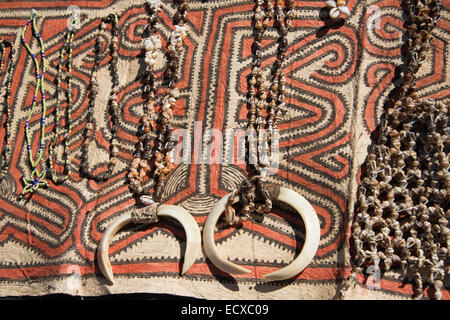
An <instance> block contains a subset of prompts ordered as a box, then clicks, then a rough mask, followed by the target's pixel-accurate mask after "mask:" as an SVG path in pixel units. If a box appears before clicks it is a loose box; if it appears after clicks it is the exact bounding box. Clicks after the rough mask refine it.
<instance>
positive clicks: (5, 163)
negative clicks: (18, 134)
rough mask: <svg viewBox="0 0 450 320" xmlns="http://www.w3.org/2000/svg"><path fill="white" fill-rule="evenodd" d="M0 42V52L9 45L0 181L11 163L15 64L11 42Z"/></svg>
mask: <svg viewBox="0 0 450 320" xmlns="http://www.w3.org/2000/svg"><path fill="white" fill-rule="evenodd" d="M0 44H1V47H2V52H3V50H4V48H5V47H10V51H9V55H8V66H7V68H6V74H5V77H6V81H5V84H4V85H3V87H4V88H5V95H4V101H3V105H4V108H3V112H4V114H5V138H4V139H5V140H4V141H5V144H4V146H3V149H2V158H1V161H0V181H1V180H3V178H4V177H5V176H6V174H7V173H8V170H9V166H10V165H11V152H12V143H13V140H14V139H12V138H11V121H12V117H11V111H12V105H11V103H10V96H11V83H12V78H13V71H14V64H15V58H14V55H15V50H14V48H13V47H12V43H11V42H10V41H9V40H0ZM1 64H2V65H3V64H4V55H2V62H1ZM2 69H3V66H0V70H2Z"/></svg>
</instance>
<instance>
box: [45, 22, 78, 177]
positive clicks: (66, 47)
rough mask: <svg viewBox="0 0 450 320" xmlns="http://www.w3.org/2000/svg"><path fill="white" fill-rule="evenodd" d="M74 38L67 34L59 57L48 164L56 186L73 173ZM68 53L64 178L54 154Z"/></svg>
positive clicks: (71, 33) (71, 34) (58, 132)
mask: <svg viewBox="0 0 450 320" xmlns="http://www.w3.org/2000/svg"><path fill="white" fill-rule="evenodd" d="M73 37H74V30H71V31H70V32H68V33H67V36H66V42H65V43H64V44H63V46H62V48H61V51H60V56H59V64H58V73H57V75H56V98H57V103H56V106H55V124H54V129H53V139H52V141H51V142H50V146H49V155H48V162H49V174H50V177H51V178H52V180H53V182H54V183H56V184H61V183H63V182H64V181H66V180H67V179H68V178H69V175H70V173H71V171H72V166H71V162H72V161H71V159H70V156H69V137H70V134H71V132H72V125H73V124H72V77H71V73H72V48H73ZM66 53H67V78H68V79H67V92H66V98H67V106H66V127H67V129H66V133H65V135H64V140H63V144H64V150H63V154H64V173H63V175H62V176H60V175H58V173H57V172H56V169H55V166H54V163H53V154H54V149H55V147H56V142H57V141H58V138H59V136H60V118H61V109H62V107H61V104H62V100H61V98H62V97H61V96H62V89H61V81H62V73H63V64H64V58H65V55H66Z"/></svg>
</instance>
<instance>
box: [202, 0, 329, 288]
mask: <svg viewBox="0 0 450 320" xmlns="http://www.w3.org/2000/svg"><path fill="white" fill-rule="evenodd" d="M285 3H286V8H283V6H282V1H281V0H275V1H272V0H256V6H255V11H254V22H255V24H254V25H255V40H254V47H255V59H254V64H253V68H252V71H251V75H250V77H249V80H248V88H249V93H248V97H249V98H248V105H249V125H248V139H247V140H248V141H247V142H248V149H249V150H248V152H249V156H248V159H249V162H250V164H251V165H252V167H253V171H254V175H253V177H251V178H250V179H246V180H244V181H243V183H242V184H241V185H240V187H239V188H237V189H236V190H234V191H233V192H231V193H229V194H228V195H226V196H225V197H223V198H222V199H221V200H220V201H219V202H218V203H217V204H216V205H215V206H214V207H213V208H212V210H211V212H210V213H209V215H208V217H207V219H206V221H205V225H204V228H203V245H204V248H205V252H206V254H207V256H208V257H209V259H210V260H211V261H212V263H213V264H214V265H215V266H216V267H218V268H219V269H220V270H222V271H224V272H227V273H230V274H233V273H248V272H250V270H248V269H246V268H243V267H241V266H239V265H237V264H234V263H232V262H231V261H229V260H227V259H225V258H224V257H222V256H221V255H220V254H219V252H218V250H217V247H216V245H215V242H214V230H215V228H216V224H217V222H218V220H219V218H220V216H221V215H222V213H223V212H225V220H226V222H227V223H228V224H229V225H234V224H239V223H242V222H244V221H246V220H250V219H253V218H254V217H257V216H261V215H263V214H265V213H268V212H270V211H271V209H272V202H273V201H275V200H277V201H281V202H284V203H286V204H288V205H290V206H291V207H292V208H294V209H295V210H296V211H297V212H298V213H299V214H300V216H301V217H302V219H303V221H304V224H305V229H306V238H305V244H304V246H303V249H302V252H301V253H300V254H299V255H298V256H297V257H296V258H295V259H294V261H293V262H291V263H290V264H289V265H288V266H286V267H284V268H282V269H280V270H277V271H275V272H272V273H270V274H266V275H264V276H263V277H264V278H265V279H267V280H284V279H288V278H291V277H293V276H295V275H297V274H298V273H300V272H301V271H302V270H303V269H304V268H305V267H306V266H307V265H308V264H309V263H310V262H311V260H312V259H313V257H314V255H315V253H316V251H317V248H318V245H319V240H320V225H319V220H318V218H317V214H316V212H315V211H314V209H313V207H312V206H311V204H310V203H309V202H308V201H307V200H306V199H305V198H304V197H302V196H301V195H300V194H298V193H297V192H295V191H293V190H291V189H288V188H286V187H284V186H279V185H272V184H267V183H266V182H265V180H266V178H267V176H268V174H269V172H270V166H271V163H272V161H274V160H275V159H274V158H275V156H276V155H277V154H276V153H275V152H274V150H275V149H276V148H278V141H279V133H278V123H279V121H280V120H281V117H282V111H281V110H282V109H283V107H284V106H285V101H284V99H285V87H284V85H285V82H286V80H285V75H284V72H283V68H282V66H283V62H284V61H285V60H286V49H287V46H288V40H287V34H288V30H289V28H290V27H291V24H292V18H293V8H294V0H288V1H286V2H285ZM272 19H274V25H276V26H277V28H278V32H279V34H280V38H279V41H278V43H279V47H278V52H277V57H276V61H275V64H274V72H273V78H272V83H271V84H270V85H267V84H266V80H265V77H264V75H263V71H262V69H261V57H262V52H261V48H262V45H261V41H262V39H263V35H264V31H265V30H266V29H267V28H268V26H269V23H270V21H271V20H272ZM264 110H265V111H266V112H267V117H266V119H265V118H264V116H263V111H264ZM237 202H239V203H240V205H241V208H242V210H241V211H240V214H239V215H237V214H236V212H235V209H234V208H233V207H232V205H233V204H235V203H237Z"/></svg>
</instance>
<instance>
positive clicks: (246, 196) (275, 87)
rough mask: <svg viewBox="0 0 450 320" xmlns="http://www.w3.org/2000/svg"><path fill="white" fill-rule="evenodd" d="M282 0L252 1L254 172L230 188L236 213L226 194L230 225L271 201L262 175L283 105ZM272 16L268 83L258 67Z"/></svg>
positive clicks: (290, 4) (289, 12)
mask: <svg viewBox="0 0 450 320" xmlns="http://www.w3.org/2000/svg"><path fill="white" fill-rule="evenodd" d="M282 2H283V1H282V0H275V1H271V0H257V1H256V6H255V10H254V21H255V38H254V43H253V46H254V50H255V54H254V56H255V58H254V62H253V67H252V71H251V75H250V77H249V80H248V88H249V93H248V106H249V115H248V117H249V124H248V148H249V163H250V164H251V165H252V167H253V170H254V171H255V175H254V176H253V177H252V178H251V179H246V180H244V181H243V183H242V184H241V185H240V187H239V188H238V189H236V190H234V191H233V195H234V196H235V195H239V198H240V203H241V206H242V209H241V212H240V216H236V214H235V211H234V208H233V207H232V206H231V205H232V202H233V200H234V196H232V197H230V198H229V202H228V205H227V208H226V210H225V220H226V221H227V223H228V224H230V225H231V224H235V223H239V222H241V221H244V220H248V219H250V215H251V213H253V212H256V213H258V214H264V213H268V212H270V210H271V209H272V201H271V200H270V198H269V193H268V191H267V189H266V187H265V186H264V179H265V177H266V174H267V170H268V169H269V167H270V165H271V163H272V160H273V159H272V157H273V156H275V155H274V154H272V152H271V151H272V150H271V147H274V146H275V147H277V146H278V143H279V139H280V137H279V132H278V124H279V122H280V120H281V117H282V109H283V108H284V107H285V91H286V89H285V84H286V78H285V75H284V72H283V69H282V67H283V63H284V62H285V60H286V50H287V46H288V40H287V35H288V31H289V28H290V27H291V26H292V19H293V8H294V1H293V0H287V1H284V3H285V8H283V5H282ZM272 19H273V20H274V25H275V26H276V28H277V29H278V32H279V34H280V37H279V40H278V44H279V45H278V51H277V57H276V60H275V63H274V66H273V72H272V79H271V83H268V82H267V81H266V78H265V76H264V74H263V70H262V68H261V62H262V61H261V59H262V44H261V41H262V40H263V37H264V32H265V30H266V29H267V28H268V26H269V24H270V21H271V20H272ZM264 110H266V111H267V117H264V114H263V111H264ZM258 196H259V198H261V199H262V203H255V201H256V199H257V198H258Z"/></svg>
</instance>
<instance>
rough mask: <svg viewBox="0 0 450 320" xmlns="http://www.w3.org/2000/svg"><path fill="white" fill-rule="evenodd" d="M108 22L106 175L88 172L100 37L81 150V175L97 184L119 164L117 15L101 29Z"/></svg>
mask: <svg viewBox="0 0 450 320" xmlns="http://www.w3.org/2000/svg"><path fill="white" fill-rule="evenodd" d="M106 22H110V23H111V25H112V31H111V33H112V37H111V47H110V52H111V60H110V64H111V66H112V88H111V93H110V96H109V101H108V104H109V107H110V109H111V111H112V114H111V139H110V158H109V162H108V164H107V170H106V172H104V173H99V174H97V175H95V174H94V173H93V172H89V170H88V153H89V151H88V147H89V144H90V142H91V140H92V138H93V136H94V101H95V99H96V97H97V94H98V81H97V71H98V67H99V64H100V52H101V46H102V43H103V41H104V40H103V38H102V37H101V36H100V35H99V36H98V37H97V40H96V42H95V52H96V57H95V61H94V68H93V71H92V76H91V97H90V101H89V105H88V110H87V124H86V129H85V131H84V136H85V139H84V141H83V146H82V150H81V152H82V153H81V169H80V171H81V174H82V175H84V176H86V177H87V178H88V179H93V180H95V181H97V182H101V181H106V180H108V179H109V178H110V177H111V174H112V171H113V169H114V166H115V165H116V164H117V163H118V159H117V155H118V153H119V149H118V141H117V138H116V136H117V129H118V125H117V123H118V118H119V115H120V110H119V105H118V103H117V93H118V92H119V88H118V87H119V72H118V68H117V61H118V57H119V55H118V52H117V51H118V44H119V39H118V24H119V18H118V16H117V15H116V14H110V15H109V16H108V17H107V18H105V19H103V21H102V22H101V24H100V29H101V30H104V29H106Z"/></svg>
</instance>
